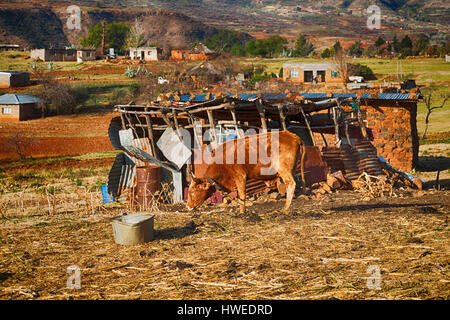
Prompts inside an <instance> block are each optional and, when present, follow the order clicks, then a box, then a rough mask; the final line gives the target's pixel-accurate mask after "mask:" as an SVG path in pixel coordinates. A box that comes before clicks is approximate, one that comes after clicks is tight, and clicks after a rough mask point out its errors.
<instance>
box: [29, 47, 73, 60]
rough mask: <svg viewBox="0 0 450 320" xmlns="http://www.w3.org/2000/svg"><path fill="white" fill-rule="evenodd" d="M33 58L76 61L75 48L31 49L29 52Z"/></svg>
mask: <svg viewBox="0 0 450 320" xmlns="http://www.w3.org/2000/svg"><path fill="white" fill-rule="evenodd" d="M30 57H31V59H33V60H41V61H77V50H76V49H33V50H31V52H30Z"/></svg>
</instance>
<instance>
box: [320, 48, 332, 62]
mask: <svg viewBox="0 0 450 320" xmlns="http://www.w3.org/2000/svg"><path fill="white" fill-rule="evenodd" d="M332 54H333V48H331V49H330V48H326V49H324V50H323V51H322V53H321V54H320V57H321V58H324V59H326V58H329V57H331V56H332Z"/></svg>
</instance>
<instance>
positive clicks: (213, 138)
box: [207, 110, 219, 148]
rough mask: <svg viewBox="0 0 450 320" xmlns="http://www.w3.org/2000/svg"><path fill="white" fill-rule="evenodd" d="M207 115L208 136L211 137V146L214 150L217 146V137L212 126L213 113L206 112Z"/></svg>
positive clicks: (214, 127)
mask: <svg viewBox="0 0 450 320" xmlns="http://www.w3.org/2000/svg"><path fill="white" fill-rule="evenodd" d="M207 113H208V121H209V125H210V128H211V129H210V130H209V132H210V134H211V137H212V140H213V141H211V144H212V146H213V147H214V148H217V146H218V145H219V143H218V141H217V135H216V125H215V124H214V117H213V113H212V110H207Z"/></svg>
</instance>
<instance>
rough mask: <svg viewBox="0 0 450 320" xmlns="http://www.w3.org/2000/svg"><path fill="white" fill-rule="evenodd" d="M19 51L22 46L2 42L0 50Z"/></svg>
mask: <svg viewBox="0 0 450 320" xmlns="http://www.w3.org/2000/svg"><path fill="white" fill-rule="evenodd" d="M13 50H14V51H18V50H20V46H19V45H18V44H4V43H0V51H13Z"/></svg>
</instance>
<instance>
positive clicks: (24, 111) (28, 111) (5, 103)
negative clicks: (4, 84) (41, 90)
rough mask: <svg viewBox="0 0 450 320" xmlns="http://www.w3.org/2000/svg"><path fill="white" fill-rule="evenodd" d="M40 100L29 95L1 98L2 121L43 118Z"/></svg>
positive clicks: (0, 114)
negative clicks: (39, 104) (39, 105)
mask: <svg viewBox="0 0 450 320" xmlns="http://www.w3.org/2000/svg"><path fill="white" fill-rule="evenodd" d="M38 103H39V98H37V97H35V96H32V95H29V94H4V95H2V96H0V121H24V120H30V119H36V118H39V117H41V115H42V113H41V111H40V109H39V107H38Z"/></svg>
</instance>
